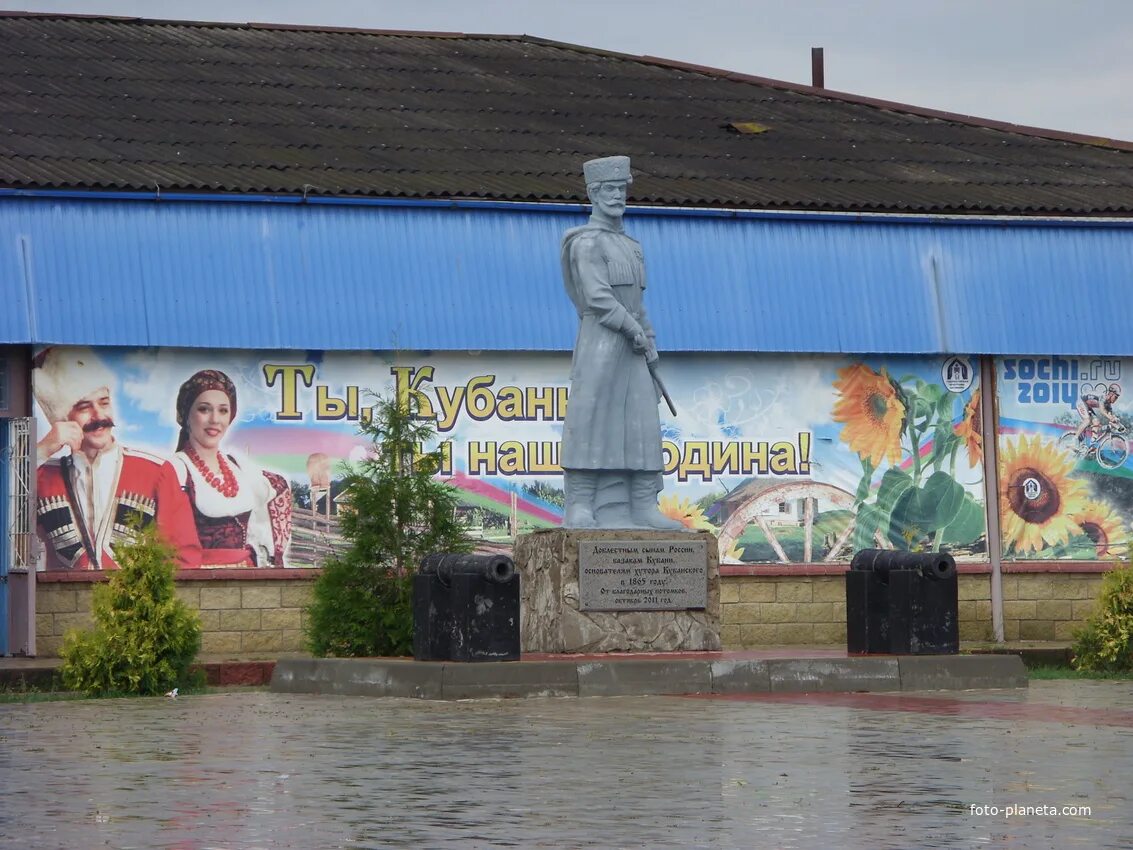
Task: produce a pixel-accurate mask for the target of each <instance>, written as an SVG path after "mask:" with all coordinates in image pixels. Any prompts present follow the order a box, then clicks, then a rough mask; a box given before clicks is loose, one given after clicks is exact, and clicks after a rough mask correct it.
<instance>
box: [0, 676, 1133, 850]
mask: <svg viewBox="0 0 1133 850" xmlns="http://www.w3.org/2000/svg"><path fill="white" fill-rule="evenodd" d="M1131 768H1133V683H1131V682H1078V681H1058V682H1034V683H1032V685H1031V687H1030V689H1029V690H1018V691H967V692H962V693H940V692H933V693H915V694H812V695H799V694H753V695H747V696H732V697H617V698H589V699H567V698H559V699H526V700H506V701H493V700H483V701H466V702H433V701H420V700H402V699H370V698H365V697H338V696H307V695H281V694H273V693H267V692H263V691H252V692H248V691H245V692H234V693H225V694H211V695H206V696H190V697H181V698H178V699H176V700H172V699H145V700H100V701H78V702H54V703H33V704H27V705H24V704H6V705H0V848H20V850H27V848H45V849H46V848H97V847H113V848H122V850H125V848H193V850H206V848H272V850H282V848H339V847H375V848H376V847H390V848H429V847H460V848H466V847H468V848H475V847H520V848H538V847H566V848H574V847H579V848H581V847H593V848H617V847H634V848H636V847H664V848H692V847H714V848H744V850H748V848H764V847H768V848H773V847H782V848H828V847H838V848H842V850H854V848H870V850H872V849H873V848H952V847H960V848H969V847H970V848H1011V850H1017V848H1073V847H1082V848H1128V847H1130V846H1133V807H1131V806H1130V796H1131V794H1130V790H1129V784H1130V777H1131V775H1133V771H1131ZM973 806H977V807H987V808H986V809H977V810H976V812H975V813H973V809H972V807H973ZM1013 806H1019V807H1022V806H1027V807H1032V808H1031V809H1029V810H1027V811H1025V812H1024V811H1021V810H1016V811H1011V810H1009V809H1008V807H1013ZM1067 806H1074V807H1089V808H1090V814H1088V815H1071V814H1064V813H1062V812H1061V809H1062V808H1063V807H1067ZM1034 807H1053V808H1054V809H1055V810H1058V811H1056V812H1051V811H1047V810H1043V809H1035V808H1034ZM996 808H998V813H994V811H995V809H996Z"/></svg>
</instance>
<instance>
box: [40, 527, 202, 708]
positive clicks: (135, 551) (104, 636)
mask: <svg viewBox="0 0 1133 850" xmlns="http://www.w3.org/2000/svg"><path fill="white" fill-rule="evenodd" d="M114 557H115V559H116V560H117V561H118V564H119V566H120V569H118V570H115V571H113V572H112V573H110V578H109V581H107V582H106V583H105V584H98V585H96V586H95V587H94V589H93V591H92V606H91V607H92V611H93V614H94V622H95V625H94V628H93V630H90V631H84V632H79V631H72V632H69V633H68V634H67V635H66V637H65V638H64V640H63V650H62V655H63V666H62V669H61V671H60V672H61V673H62V677H63V684H64V685H65V686H66V687H68V688H70V689H72V690H77V691H82V692H84V693H86V694H89V695H91V696H99V695H107V694H139V695H154V694H162V693H165V692H166V691H168V690H170V689H171V688H174V687H181V688H183V687H186V686H189V685H193V684H199V683H200V682H199V681H198V680H199V679H200V678H201V677H200V676H199V675H198V676H196V677H194V676H192V675H191V674H190V672H189V665H191V664H192V663H193V659H194V658H196V656H197V652H198V651H199V650H200V648H201V622H200V616H199V615H198V614H197V612H196V611H194V610H193V609H192V608H190V607H189V606H188V605H187V604H186V603H185V602H184V601H183V600H181V599H179V598H178V597H177V594H176V587H175V585H174V583H173V575H174V571H175V569H176V567H175V562H176V557H175V552H174V550H173V548H172V547H171V546H170V545H169V544H168V543H167V542H166V541H165V540H164V539H163V538H162V537H161V536H160V534H159V532H158V531H157V529H156V527H154V526H152V525H151V526H149V527H147V528H144V529H140V528H137V527H135V528H134V537H133V540H132V541H127V542H123V543H117V544H115V546H114Z"/></svg>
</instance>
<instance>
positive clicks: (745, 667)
mask: <svg viewBox="0 0 1133 850" xmlns="http://www.w3.org/2000/svg"><path fill="white" fill-rule="evenodd" d="M704 655H708V656H710V655H711V653H705V654H704ZM1025 687H1027V673H1026V668H1025V667H1024V666H1023V661H1022V659H1021V658H1019V656H1017V655H978V656H977V655H922V656H902V657H899V658H898V657H895V656H873V657H854V658H773V659H734V658H730V659H726V658H711V657H698V658H695V659H680V658H674V659H665V658H657V657H656V656H655V655H654V656H651V657H648V658H643V657H635V656H633V655H625V656H618V657H611V658H595V657H594V656H588V657H586V658H576V657H569V656H568V657H564V658H563V659H562V660H548V661H514V662H486V663H458V662H447V661H446V662H440V661H410V660H407V659H386V658H296V659H280V660H279V661H278V662H277V663H276V665H275V672H274V673H273V675H272V680H271V690H272V691H274V692H276V693H292V694H344V695H345V694H348V695H358V696H377V697H411V698H416V699H441V700H456V699H506V698H516V697H532V696H569V697H589V696H645V695H663V694H672V695H676V694H720V695H723V694H744V693H769V692H778V693H804V692H816V691H822V692H827V693H834V692H842V693H853V692H863V691H871V692H872V691H920V690H966V689H973V688H979V689H984V688H1025Z"/></svg>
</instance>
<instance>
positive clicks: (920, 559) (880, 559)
mask: <svg viewBox="0 0 1133 850" xmlns="http://www.w3.org/2000/svg"><path fill="white" fill-rule="evenodd" d="M850 569H851V570H863V571H872V572H878V573H887V572H891V571H893V570H915V571H917V572H919V573H920V574H921V575H922V576H924V577H925V578H931V579H937V580H943V579H948V578H951V577H952V576H954V575H956V559H955V558H953V557H952V556H951V555H949V554H948V553H947V552H900V551H897V550H896V549H862V550H861V551H859V552H858V553H857V554H856V555H854V559H853V560H852V561H851V562H850Z"/></svg>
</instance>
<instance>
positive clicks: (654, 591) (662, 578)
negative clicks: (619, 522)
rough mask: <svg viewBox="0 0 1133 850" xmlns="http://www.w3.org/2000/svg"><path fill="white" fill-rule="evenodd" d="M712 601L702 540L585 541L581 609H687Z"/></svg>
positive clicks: (582, 546)
mask: <svg viewBox="0 0 1133 850" xmlns="http://www.w3.org/2000/svg"><path fill="white" fill-rule="evenodd" d="M707 605H708V545H707V543H706V542H705V541H704V540H583V541H581V542H580V543H579V544H578V608H579V610H580V611H684V610H686V609H689V608H705V607H707Z"/></svg>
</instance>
